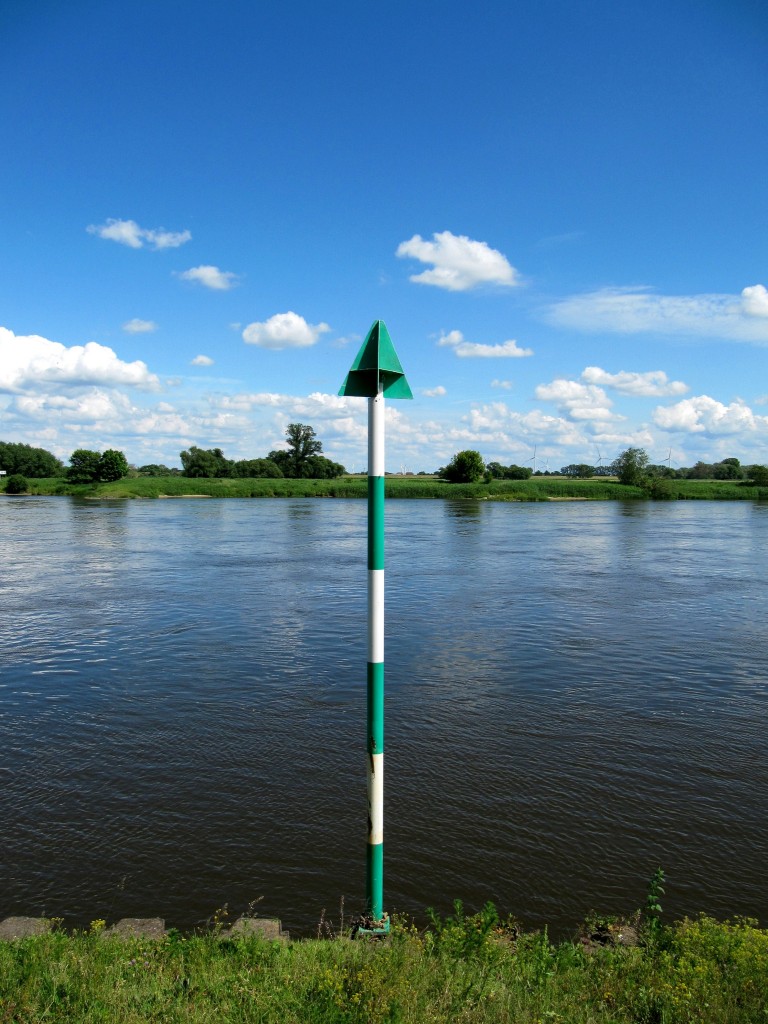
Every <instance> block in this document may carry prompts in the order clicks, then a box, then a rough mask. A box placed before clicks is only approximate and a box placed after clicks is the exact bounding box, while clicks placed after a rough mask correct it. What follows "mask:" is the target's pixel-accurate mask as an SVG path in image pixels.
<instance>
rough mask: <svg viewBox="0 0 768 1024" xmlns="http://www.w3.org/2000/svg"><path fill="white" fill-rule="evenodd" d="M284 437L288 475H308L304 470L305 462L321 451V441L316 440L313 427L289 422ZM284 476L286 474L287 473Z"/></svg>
mask: <svg viewBox="0 0 768 1024" xmlns="http://www.w3.org/2000/svg"><path fill="white" fill-rule="evenodd" d="M285 437H286V441H287V443H288V458H289V459H290V466H291V473H290V475H291V476H294V477H300V476H308V475H309V474H307V473H305V472H304V470H305V469H306V468H307V462H308V461H309V459H311V458H312V456H313V455H319V454H320V453H321V452H322V450H323V445H322V442H320V441H318V440H317V436H316V435H315V431H314V429H313V428H312V427H310V426H308V425H307V424H306V423H289V424H288V426H287V427H286V428H285ZM286 476H288V474H287V473H286Z"/></svg>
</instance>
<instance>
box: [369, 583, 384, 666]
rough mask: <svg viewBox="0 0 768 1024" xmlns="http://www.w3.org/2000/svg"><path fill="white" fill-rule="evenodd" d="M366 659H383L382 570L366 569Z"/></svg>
mask: <svg viewBox="0 0 768 1024" xmlns="http://www.w3.org/2000/svg"><path fill="white" fill-rule="evenodd" d="M368 607H369V608H370V610H371V612H370V615H369V616H368V661H369V663H370V664H371V665H375V664H377V663H379V662H382V661H384V570H383V569H369V570H368Z"/></svg>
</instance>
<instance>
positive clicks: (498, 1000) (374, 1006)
mask: <svg viewBox="0 0 768 1024" xmlns="http://www.w3.org/2000/svg"><path fill="white" fill-rule="evenodd" d="M491 909H492V908H491ZM436 925H437V926H436V927H433V928H432V929H430V930H428V931H426V932H423V931H418V930H417V929H416V928H414V927H412V926H411V927H409V926H407V925H404V924H396V925H395V926H394V929H393V934H392V937H391V939H389V940H388V941H386V942H371V941H359V940H358V941H354V942H351V941H349V940H348V939H344V938H337V939H331V940H319V939H313V940H304V941H299V942H293V943H289V944H286V945H282V944H280V943H278V942H274V943H272V942H267V941H264V940H259V939H256V938H243V939H237V940H224V941H221V940H219V939H217V938H216V936H213V935H207V936H193V937H189V938H184V937H182V936H179V935H177V934H171V935H170V936H169V937H167V938H166V939H163V940H160V941H158V942H151V941H147V940H140V939H134V940H130V941H127V942H121V941H118V940H115V939H109V938H105V937H102V936H101V935H99V934H98V933H95V934H83V935H75V936H68V935H65V934H62V933H52V934H50V935H47V936H40V937H37V938H31V939H25V940H21V941H17V942H13V943H0V1021H2V1022H3V1024H33V1022H42V1021H46V1022H48V1021H50V1022H58V1021H61V1022H64V1021H68V1022H74V1021H76V1022H78V1024H92V1022H93V1024H95V1022H110V1024H139V1022H158V1024H159V1022H167V1024H171V1022H182V1021H183V1022H193V1024H203V1022H205V1024H209V1022H210V1024H213V1022H216V1024H219V1022H227V1024H239V1022H243V1024H245V1022H254V1024H255V1022H260V1024H269V1022H280V1024H293V1022H295V1024H299V1022H300V1024H331V1022H340V1024H341V1022H345V1024H356V1022H359V1024H424V1022H433V1024H440V1022H445V1024H456V1022H459V1024H492V1022H499V1024H501V1022H514V1024H691V1022H699V1024H759V1022H765V1021H766V1020H768V932H766V930H764V929H760V928H758V927H757V925H756V923H755V922H751V921H737V922H735V923H728V922H725V923H720V922H717V921H715V920H713V919H711V918H707V917H702V918H699V919H698V920H695V921H683V922H681V923H679V924H677V925H675V926H672V927H670V928H665V929H662V930H661V932H660V933H659V934H658V936H657V937H656V939H655V940H654V941H653V942H652V943H650V944H648V945H636V946H631V947H624V946H621V945H607V946H605V947H603V946H593V947H591V948H589V949H588V948H587V947H585V946H584V945H583V944H582V943H581V942H579V941H573V942H570V941H569V942H560V943H557V944H553V943H551V942H550V941H549V940H548V938H547V935H546V932H544V933H541V932H538V933H519V932H518V931H517V929H516V928H515V927H514V925H513V924H512V923H511V922H503V923H500V922H498V920H497V919H496V918H495V915H494V914H491V913H489V912H488V908H486V910H485V911H484V912H481V913H480V914H476V915H473V916H466V917H465V916H463V915H456V916H455V917H453V918H449V919H447V920H446V921H442V922H440V921H438V922H436Z"/></svg>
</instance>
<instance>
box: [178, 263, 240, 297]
mask: <svg viewBox="0 0 768 1024" xmlns="http://www.w3.org/2000/svg"><path fill="white" fill-rule="evenodd" d="M176 277H178V278H179V279H180V280H182V281H195V282H196V283H197V284H202V285H204V286H205V287H206V288H212V289H213V290H214V291H217V292H227V291H229V289H230V288H234V286H235V285H236V284H237V282H238V276H237V274H233V273H232V271H231V270H219V268H218V267H212V266H209V265H208V264H202V265H201V266H199V267H190V269H189V270H182V271H178V272H177V273H176Z"/></svg>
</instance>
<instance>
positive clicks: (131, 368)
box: [0, 327, 160, 393]
mask: <svg viewBox="0 0 768 1024" xmlns="http://www.w3.org/2000/svg"><path fill="white" fill-rule="evenodd" d="M47 384H58V385H69V386H78V385H84V384H102V385H111V386H115V385H128V386H130V387H136V388H144V389H149V390H155V389H156V388H158V387H159V384H160V382H159V380H158V378H157V377H156V375H155V374H154V373H150V372H149V370H148V368H147V365H146V363H143V362H141V360H138V359H137V360H135V361H134V362H132V363H126V362H123V360H121V359H119V358H118V357H117V355H116V354H115V352H114V351H113V350H112V349H111V348H107V346H105V345H99V344H98V343H97V342H95V341H89V342H88V343H87V344H85V345H72V346H71V347H69V348H68V347H67V346H66V345H62V344H61V343H60V342H58V341H49V340H48V339H47V338H42V337H40V336H39V335H36V334H31V335H15V334H14V333H13V331H10V330H8V329H7V328H5V327H0V391H8V392H11V393H13V392H19V391H23V390H25V389H29V388H33V387H35V386H39V385H47Z"/></svg>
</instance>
